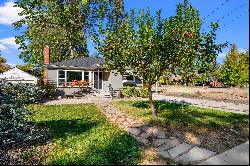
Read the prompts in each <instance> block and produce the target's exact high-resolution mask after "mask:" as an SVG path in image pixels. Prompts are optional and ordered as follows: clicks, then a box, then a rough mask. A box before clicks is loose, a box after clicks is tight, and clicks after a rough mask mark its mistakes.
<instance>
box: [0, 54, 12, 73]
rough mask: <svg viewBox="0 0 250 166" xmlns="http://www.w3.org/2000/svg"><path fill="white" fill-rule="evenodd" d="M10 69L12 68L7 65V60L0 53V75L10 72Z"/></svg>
mask: <svg viewBox="0 0 250 166" xmlns="http://www.w3.org/2000/svg"><path fill="white" fill-rule="evenodd" d="M9 69H10V66H9V65H8V64H6V59H5V58H4V57H2V56H1V52H0V73H2V72H5V71H8V70H9Z"/></svg>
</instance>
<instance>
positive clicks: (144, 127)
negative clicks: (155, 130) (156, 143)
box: [141, 125, 149, 132]
mask: <svg viewBox="0 0 250 166" xmlns="http://www.w3.org/2000/svg"><path fill="white" fill-rule="evenodd" d="M148 128H149V126H147V125H144V126H142V128H141V129H142V130H143V131H145V132H147V130H148Z"/></svg>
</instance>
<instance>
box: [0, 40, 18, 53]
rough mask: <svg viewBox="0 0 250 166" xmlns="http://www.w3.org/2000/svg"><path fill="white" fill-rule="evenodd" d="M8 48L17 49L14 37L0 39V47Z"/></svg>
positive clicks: (2, 48)
mask: <svg viewBox="0 0 250 166" xmlns="http://www.w3.org/2000/svg"><path fill="white" fill-rule="evenodd" d="M8 48H14V49H18V45H17V44H16V43H15V37H9V38H3V39H0V49H1V50H8Z"/></svg>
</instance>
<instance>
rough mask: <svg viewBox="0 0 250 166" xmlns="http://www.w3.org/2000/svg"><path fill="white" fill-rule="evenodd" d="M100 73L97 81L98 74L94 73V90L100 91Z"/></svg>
mask: <svg viewBox="0 0 250 166" xmlns="http://www.w3.org/2000/svg"><path fill="white" fill-rule="evenodd" d="M102 74H103V73H102V72H99V79H98V72H94V88H95V89H102V77H103V76H102ZM98 83H99V86H98Z"/></svg>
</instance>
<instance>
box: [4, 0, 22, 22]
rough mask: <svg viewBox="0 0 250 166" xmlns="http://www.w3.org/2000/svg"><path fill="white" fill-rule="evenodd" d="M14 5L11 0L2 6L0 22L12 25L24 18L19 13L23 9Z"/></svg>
mask: <svg viewBox="0 0 250 166" xmlns="http://www.w3.org/2000/svg"><path fill="white" fill-rule="evenodd" d="M14 5H15V4H14V2H10V1H9V2H5V3H4V4H3V5H2V6H0V24H4V25H11V24H12V23H14V22H16V21H18V20H20V19H21V18H22V17H20V16H19V15H18V13H20V12H21V11H22V9H21V8H19V7H14Z"/></svg>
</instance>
